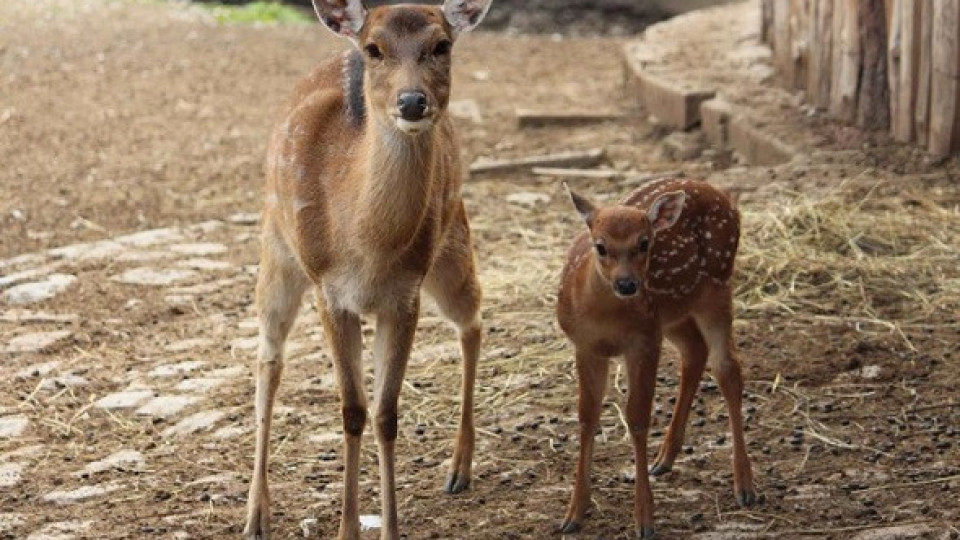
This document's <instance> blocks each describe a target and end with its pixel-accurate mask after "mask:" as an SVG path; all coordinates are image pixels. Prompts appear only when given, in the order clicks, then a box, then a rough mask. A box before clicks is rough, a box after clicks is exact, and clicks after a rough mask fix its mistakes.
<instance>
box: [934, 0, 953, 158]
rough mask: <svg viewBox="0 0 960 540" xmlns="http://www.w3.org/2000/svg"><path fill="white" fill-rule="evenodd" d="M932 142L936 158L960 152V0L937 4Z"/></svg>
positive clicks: (935, 5) (944, 0)
mask: <svg viewBox="0 0 960 540" xmlns="http://www.w3.org/2000/svg"><path fill="white" fill-rule="evenodd" d="M933 9H934V13H933V58H932V60H933V78H932V80H931V93H930V140H929V144H928V149H929V151H930V153H931V154H932V155H933V156H934V157H943V156H947V155H949V154H950V153H951V152H952V151H954V150H958V149H960V47H958V43H957V42H958V39H960V0H941V1H939V2H934V4H933Z"/></svg>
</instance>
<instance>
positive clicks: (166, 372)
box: [147, 360, 207, 377]
mask: <svg viewBox="0 0 960 540" xmlns="http://www.w3.org/2000/svg"><path fill="white" fill-rule="evenodd" d="M205 365H207V363H206V362H203V361H200V360H188V361H186V362H180V363H179V364H164V365H162V366H157V367H155V368H153V369H152V370H150V373H147V376H149V377H172V376H174V375H182V374H184V373H189V372H191V371H193V370H195V369H197V368H200V367H203V366H205Z"/></svg>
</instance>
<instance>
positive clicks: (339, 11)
mask: <svg viewBox="0 0 960 540" xmlns="http://www.w3.org/2000/svg"><path fill="white" fill-rule="evenodd" d="M313 10H314V11H316V12H317V18H318V19H320V22H322V23H323V24H324V25H326V27H327V28H329V29H330V30H331V31H333V33H335V34H337V35H340V36H343V37H345V38H349V39H350V40H351V41H353V42H354V43H356V42H357V38H358V37H359V36H360V29H361V28H363V21H364V19H366V18H367V10H366V9H365V8H364V7H363V2H362V0H313Z"/></svg>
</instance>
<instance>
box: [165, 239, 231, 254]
mask: <svg viewBox="0 0 960 540" xmlns="http://www.w3.org/2000/svg"><path fill="white" fill-rule="evenodd" d="M167 249H169V250H170V251H173V252H176V253H180V254H181V255H193V256H195V257H209V256H210V255H220V254H222V253H226V252H227V246H225V245H223V244H217V243H214V242H195V243H191V244H172V245H169V246H167Z"/></svg>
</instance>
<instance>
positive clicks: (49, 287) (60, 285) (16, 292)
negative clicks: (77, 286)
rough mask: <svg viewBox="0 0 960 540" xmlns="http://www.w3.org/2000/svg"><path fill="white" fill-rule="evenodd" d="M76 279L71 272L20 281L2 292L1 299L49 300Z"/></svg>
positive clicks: (25, 302) (30, 301)
mask: <svg viewBox="0 0 960 540" xmlns="http://www.w3.org/2000/svg"><path fill="white" fill-rule="evenodd" d="M75 281H77V276H74V275H71V274H52V275H50V276H47V278H46V279H44V280H43V281H33V282H30V283H21V284H20V285H16V286H14V287H11V288H9V289H7V290H6V291H4V292H3V299H4V301H6V302H7V303H9V304H14V305H21V304H34V303H37V302H42V301H44V300H49V299H50V298H53V297H54V296H56V295H57V294H59V293H61V292H63V291H64V290H66V289H67V287H69V286H70V285H72V284H73V283H74V282H75Z"/></svg>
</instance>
